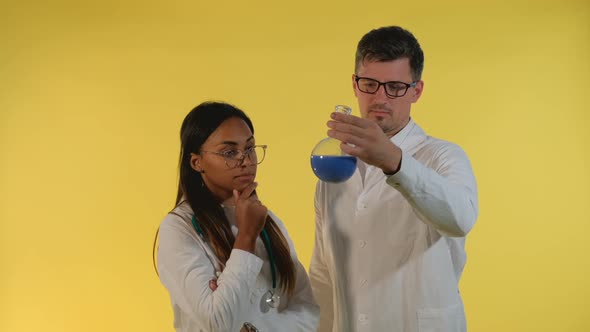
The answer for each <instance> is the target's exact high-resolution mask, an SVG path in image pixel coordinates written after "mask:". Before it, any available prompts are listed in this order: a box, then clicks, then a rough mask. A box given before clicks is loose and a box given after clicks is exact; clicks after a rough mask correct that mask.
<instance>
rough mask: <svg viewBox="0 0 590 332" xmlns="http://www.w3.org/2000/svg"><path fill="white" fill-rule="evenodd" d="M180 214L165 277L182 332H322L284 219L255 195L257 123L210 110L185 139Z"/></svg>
mask: <svg viewBox="0 0 590 332" xmlns="http://www.w3.org/2000/svg"><path fill="white" fill-rule="evenodd" d="M180 137H181V144H182V146H181V152H180V165H179V168H180V181H179V186H178V196H177V206H176V207H175V208H174V210H172V211H171V212H170V213H169V214H168V215H167V216H166V217H165V218H164V220H163V221H162V223H161V225H160V229H159V236H160V242H159V248H158V270H159V276H160V280H161V281H162V284H164V286H165V287H166V288H167V289H168V291H169V293H170V297H171V300H172V305H173V309H174V326H175V328H176V330H177V331H183V332H184V331H258V330H259V331H315V330H316V329H317V323H318V315H319V309H318V307H317V305H316V304H315V301H314V299H313V295H312V292H311V288H310V285H309V279H308V277H307V273H306V272H305V269H304V268H303V266H302V265H301V263H300V262H299V260H298V259H297V256H296V254H295V250H294V248H293V244H292V243H291V241H290V239H289V237H288V235H287V231H286V229H285V227H284V226H283V224H282V223H281V221H280V220H279V218H277V217H276V216H275V215H274V214H273V213H272V212H270V211H268V210H267V208H266V207H265V206H264V205H263V204H262V203H261V202H260V200H259V199H258V196H257V195H256V186H257V183H256V182H254V180H255V178H256V169H257V165H258V164H259V163H261V162H262V161H263V159H264V156H265V151H266V146H265V145H256V143H255V139H254V127H253V126H252V122H251V121H250V119H249V118H248V117H247V116H246V114H244V112H242V111H241V110H239V109H237V108H236V107H234V106H232V105H229V104H225V103H215V102H207V103H203V104H201V105H199V106H197V107H196V108H194V109H193V110H192V111H191V112H190V113H189V114H188V115H187V116H186V118H185V119H184V122H183V123H182V128H181V131H180Z"/></svg>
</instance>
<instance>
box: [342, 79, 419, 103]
mask: <svg viewBox="0 0 590 332" xmlns="http://www.w3.org/2000/svg"><path fill="white" fill-rule="evenodd" d="M360 80H370V81H373V82H376V83H377V84H378V85H377V89H375V91H374V92H368V91H363V90H361V88H360V86H359V81H360ZM354 81H355V82H356V86H357V88H358V89H359V91H360V92H362V93H368V94H371V95H374V94H376V93H377V91H379V88H381V86H383V91H384V92H385V95H386V96H387V97H389V98H400V97H403V96H405V95H406V93H408V89H410V88H415V87H416V85H417V84H418V81H414V82H412V83H409V84H408V83H406V82H400V81H387V82H380V81H377V80H376V79H374V78H370V77H361V76H357V75H354ZM389 83H399V84H403V85H405V87H406V89H405V90H404V93H403V94H402V95H400V96H395V95H392V94H390V93H389V92H387V85H386V84H389Z"/></svg>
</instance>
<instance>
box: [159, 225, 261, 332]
mask: <svg viewBox="0 0 590 332" xmlns="http://www.w3.org/2000/svg"><path fill="white" fill-rule="evenodd" d="M171 218H174V217H171ZM198 241H199V240H198V239H197V238H196V234H191V233H190V232H189V231H188V230H187V229H183V228H182V226H180V225H179V226H176V225H172V224H171V223H166V222H164V223H162V225H161V226H160V244H159V249H158V270H159V274H160V280H161V281H162V284H164V286H165V287H166V288H167V289H168V291H169V292H170V296H171V298H172V300H173V302H175V303H176V304H177V305H178V306H179V307H180V308H181V310H182V311H183V312H184V313H185V314H186V315H187V316H188V317H190V319H191V320H194V321H195V322H198V323H199V324H200V325H201V326H203V327H204V328H205V329H207V330H209V331H232V332H233V331H238V330H239V329H240V328H241V326H242V325H243V324H244V322H246V321H247V319H248V315H249V312H250V305H251V304H250V294H251V290H252V289H253V288H254V285H255V284H256V278H257V276H258V274H259V273H260V270H261V268H262V260H261V259H260V258H259V257H257V256H255V255H253V254H251V253H249V252H246V251H243V250H239V249H233V250H232V252H231V255H230V258H229V260H228V261H227V263H226V265H225V269H224V270H223V272H222V273H221V275H220V276H219V278H218V280H217V284H218V288H217V290H216V291H212V290H211V289H210V288H209V281H210V280H211V279H212V278H214V277H215V270H214V267H213V265H212V262H211V261H210V260H209V258H208V257H207V254H206V252H205V251H204V249H203V247H202V246H201V245H200V243H199V242H198Z"/></svg>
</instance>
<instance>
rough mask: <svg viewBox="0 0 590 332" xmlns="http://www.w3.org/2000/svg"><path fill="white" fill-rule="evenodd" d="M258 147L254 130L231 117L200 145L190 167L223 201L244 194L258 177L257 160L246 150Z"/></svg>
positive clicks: (238, 119)
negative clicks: (236, 191) (235, 193)
mask: <svg viewBox="0 0 590 332" xmlns="http://www.w3.org/2000/svg"><path fill="white" fill-rule="evenodd" d="M254 144H255V141H254V136H253V135H252V131H251V130H250V128H249V127H248V125H247V124H246V122H244V120H242V119H240V118H237V117H231V118H228V119H227V120H225V121H223V122H222V123H221V125H219V127H217V129H215V131H214V132H213V133H212V134H211V135H210V136H209V137H208V138H207V140H206V141H205V143H203V145H202V146H201V151H200V153H199V154H195V153H193V154H191V166H192V168H193V169H195V170H196V171H198V172H201V175H202V177H203V182H204V183H205V185H206V186H207V188H209V190H210V191H211V192H212V193H213V195H214V196H215V197H216V198H217V199H218V200H219V201H221V202H223V201H225V200H227V199H228V198H230V197H232V194H233V190H234V189H237V190H238V191H239V192H241V191H242V190H243V189H244V188H246V186H248V185H249V184H251V183H252V182H254V179H255V178H256V157H255V156H253V155H252V158H249V157H248V156H246V157H245V158H244V153H243V152H244V151H245V150H248V149H249V148H252V147H253V146H254Z"/></svg>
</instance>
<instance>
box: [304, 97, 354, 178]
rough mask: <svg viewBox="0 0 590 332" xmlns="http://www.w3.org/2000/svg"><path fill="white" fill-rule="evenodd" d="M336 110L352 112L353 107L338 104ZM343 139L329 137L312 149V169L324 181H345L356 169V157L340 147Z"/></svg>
mask: <svg viewBox="0 0 590 332" xmlns="http://www.w3.org/2000/svg"><path fill="white" fill-rule="evenodd" d="M335 111H336V112H340V113H345V114H350V113H351V112H352V109H351V108H350V107H348V106H346V105H336V107H335ZM340 143H341V141H339V140H337V139H334V138H331V137H327V138H324V139H323V140H321V141H320V142H319V143H318V144H317V145H316V146H315V147H314V148H313V151H311V169H312V170H313V172H314V174H315V175H316V176H317V177H318V178H319V179H320V180H322V181H326V182H335V183H338V182H344V181H346V180H348V179H349V178H350V177H351V176H352V175H353V174H354V171H355V170H356V157H353V156H350V155H348V154H346V153H345V152H344V151H342V149H341V148H340Z"/></svg>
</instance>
